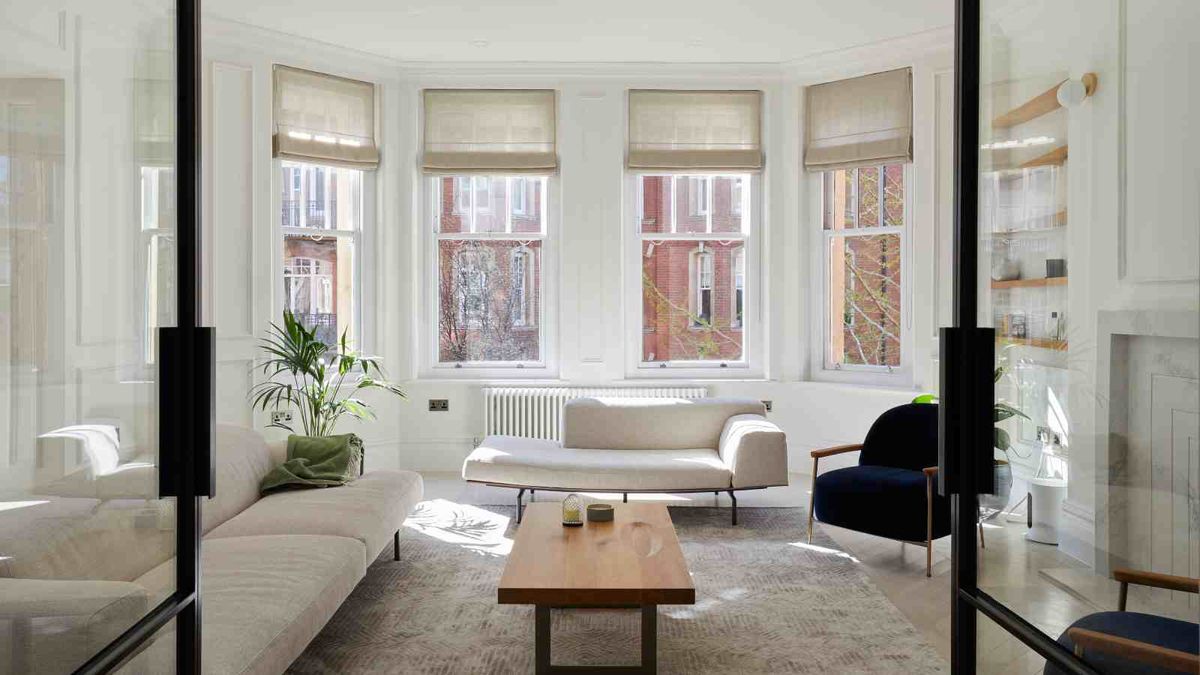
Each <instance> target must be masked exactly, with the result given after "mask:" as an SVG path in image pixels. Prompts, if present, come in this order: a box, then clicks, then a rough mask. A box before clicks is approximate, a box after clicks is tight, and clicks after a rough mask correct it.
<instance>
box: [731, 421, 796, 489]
mask: <svg viewBox="0 0 1200 675" xmlns="http://www.w3.org/2000/svg"><path fill="white" fill-rule="evenodd" d="M717 451H718V452H719V453H720V455H721V459H722V460H724V461H725V464H726V466H728V467H729V470H730V471H731V472H733V482H732V487H733V488H735V489H737V488H750V487H767V486H772V485H787V484H788V456H787V437H786V436H785V435H784V433H783V431H781V430H780V429H779V427H777V426H775V424H774V423H772V422H770V421H768V420H767V418H765V417H763V416H762V415H734V416H733V417H730V418H729V419H728V420H726V422H725V428H724V430H722V431H721V444H720V446H719V447H718V448H717Z"/></svg>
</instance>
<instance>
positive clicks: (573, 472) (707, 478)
mask: <svg viewBox="0 0 1200 675" xmlns="http://www.w3.org/2000/svg"><path fill="white" fill-rule="evenodd" d="M463 478H464V479H465V480H469V481H476V482H481V483H496V484H501V485H528V486H534V487H558V488H564V489H571V490H618V491H620V490H663V491H670V490H707V489H712V490H728V489H729V485H730V482H729V481H730V471H729V467H727V466H726V465H725V462H723V461H721V457H720V456H719V455H718V454H717V451H716V450H710V449H708V448H697V449H682V450H641V451H614V450H598V449H586V448H570V449H566V450H564V449H563V448H562V446H560V445H559V444H558V443H556V442H554V441H544V440H538V439H530V438H516V437H513V436H488V437H487V438H485V439H484V440H483V443H482V444H481V445H480V446H479V447H478V448H475V450H474V451H472V452H471V454H470V456H468V457H467V460H466V462H464V463H463Z"/></svg>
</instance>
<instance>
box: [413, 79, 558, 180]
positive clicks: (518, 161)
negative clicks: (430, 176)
mask: <svg viewBox="0 0 1200 675" xmlns="http://www.w3.org/2000/svg"><path fill="white" fill-rule="evenodd" d="M556 138H557V132H556V111H555V94H554V90H553V89H426V90H425V141H424V143H425V144H424V150H423V152H422V154H421V166H422V168H424V170H425V171H426V172H428V173H553V172H555V171H557V170H558V147H557V143H556Z"/></svg>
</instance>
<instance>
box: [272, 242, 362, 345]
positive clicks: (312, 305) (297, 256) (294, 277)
mask: <svg viewBox="0 0 1200 675" xmlns="http://www.w3.org/2000/svg"><path fill="white" fill-rule="evenodd" d="M353 251H354V245H353V243H352V242H351V241H350V239H348V238H346V237H326V238H324V239H321V240H314V239H313V238H312V237H307V236H287V237H284V241H283V298H284V300H283V302H284V307H285V308H286V309H288V310H291V312H292V313H293V314H295V315H296V318H297V319H298V320H299V321H300V322H301V323H303V324H304V325H305V326H308V327H310V328H316V330H317V338H318V339H320V340H321V341H322V342H324V343H325V344H327V345H330V346H331V347H332V346H334V345H336V344H337V342H338V340H339V339H341V336H342V333H343V332H345V333H346V337H347V339H348V340H349V341H350V342H351V343H353V342H354V340H355V337H356V336H355V334H354V330H353V325H354V319H353V317H354V293H353V287H354V264H353V262H354V256H353Z"/></svg>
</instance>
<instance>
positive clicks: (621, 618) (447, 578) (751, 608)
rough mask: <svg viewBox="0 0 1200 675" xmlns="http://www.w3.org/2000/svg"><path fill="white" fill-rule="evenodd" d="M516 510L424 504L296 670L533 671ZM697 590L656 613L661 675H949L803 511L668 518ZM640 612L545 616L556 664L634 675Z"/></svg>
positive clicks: (707, 512) (674, 512)
mask: <svg viewBox="0 0 1200 675" xmlns="http://www.w3.org/2000/svg"><path fill="white" fill-rule="evenodd" d="M513 510H514V509H513V508H511V507H499V506H489V507H476V506H466V505H460V504H454V503H451V502H448V501H445V500H433V501H427V502H423V503H421V504H420V505H419V506H418V507H417V511H416V512H415V513H414V514H413V516H412V517H411V518H410V519H409V520H408V521H407V522H406V523H405V530H404V531H403V532H402V533H401V539H400V562H394V561H393V560H392V551H391V547H388V550H386V551H384V552H383V554H382V555H381V556H380V558H379V559H378V560H376V561H375V563H374V564H372V565H371V567H370V569H368V570H367V575H366V578H365V579H364V580H363V581H362V583H360V584H359V585H358V587H357V588H356V589H355V590H354V592H353V593H352V594H351V596H350V597H349V599H347V600H346V602H345V603H344V604H343V605H342V607H341V609H339V610H338V612H337V614H336V615H335V616H334V617H333V618H332V619H331V620H330V621H329V624H328V625H326V626H325V629H324V630H323V631H321V633H320V635H318V636H317V637H316V639H314V640H313V642H312V644H310V645H309V647H308V649H307V650H306V651H305V652H304V654H303V655H302V656H301V657H300V658H299V659H297V661H296V662H295V663H294V664H293V665H292V668H291V670H290V671H289V672H293V673H445V674H447V675H451V674H453V675H457V674H459V673H531V672H533V607H530V606H521V605H498V604H496V584H497V583H498V581H499V579H500V573H501V571H502V569H503V567H504V561H505V556H506V555H507V553H508V551H509V550H510V549H511V547H512V539H511V537H512V536H513V528H514V527H515V523H513V522H511V517H512V515H513ZM671 517H672V519H673V520H674V521H675V526H676V530H677V531H678V534H679V540H680V543H681V544H682V546H683V553H684V556H685V557H686V558H687V562H688V567H689V569H690V570H691V572H692V576H693V577H694V580H695V584H696V604H695V605H693V606H663V607H660V608H659V619H658V631H659V638H658V664H659V672H660V673H823V674H832V673H909V674H916V673H948V672H949V667H948V666H947V665H946V664H945V663H944V662H942V661H941V659H940V658H939V657H938V655H937V653H936V652H935V651H934V649H933V648H932V647H930V646H929V645H928V644H926V643H925V642H924V641H923V640H922V639H921V637H920V636H919V635H918V633H917V631H916V629H914V628H913V626H912V625H911V624H910V623H909V622H908V621H907V620H906V619H905V618H904V616H903V615H902V614H901V613H900V611H899V610H897V609H896V608H895V607H894V606H893V605H892V604H891V603H890V602H889V601H888V600H887V598H886V597H884V595H883V593H882V592H880V591H879V590H878V589H877V588H875V586H874V585H873V584H872V583H871V582H870V580H869V579H868V578H867V575H866V573H865V572H864V571H863V570H862V568H861V566H860V564H859V563H858V562H857V561H856V560H855V559H854V558H853V557H852V556H851V555H849V554H847V553H845V552H843V551H841V550H840V549H838V547H837V545H836V544H835V543H834V542H833V540H832V539H830V538H829V537H828V536H827V535H826V534H824V533H823V532H821V531H820V530H819V529H818V530H817V531H816V532H815V533H814V536H813V543H812V544H808V543H807V542H806V536H805V530H806V527H807V523H806V520H805V518H806V516H805V510H804V509H800V508H742V509H740V510H739V513H738V519H739V522H740V524H739V525H738V526H737V527H733V526H731V525H730V524H729V510H728V509H723V508H703V507H679V508H672V509H671ZM818 527H819V526H818ZM639 628H640V623H639V614H638V612H637V610H561V611H555V612H553V615H552V629H551V630H552V635H553V636H554V638H553V640H554V641H553V647H552V651H553V654H554V662H555V663H556V664H572V665H574V664H580V665H592V664H618V665H620V664H627V665H632V664H636V663H637V662H638V659H639V653H640V652H639V638H638V632H639Z"/></svg>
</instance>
